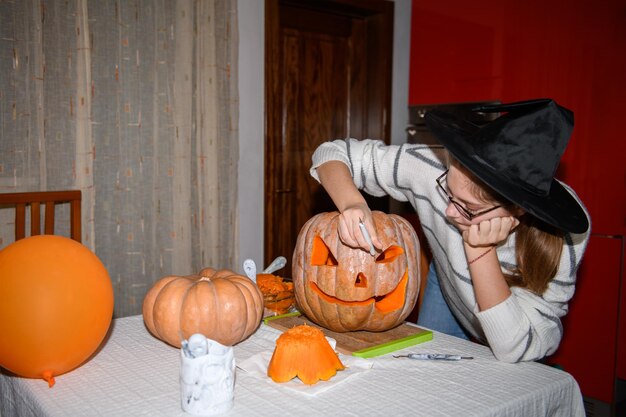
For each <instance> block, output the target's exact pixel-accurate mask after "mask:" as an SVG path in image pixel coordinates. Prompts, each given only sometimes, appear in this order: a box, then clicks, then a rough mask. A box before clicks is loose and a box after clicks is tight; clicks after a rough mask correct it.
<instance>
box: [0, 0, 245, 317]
mask: <svg viewBox="0 0 626 417" xmlns="http://www.w3.org/2000/svg"><path fill="white" fill-rule="evenodd" d="M236 8H237V7H236V0H118V1H112V0H74V1H65V0H49V1H44V0H20V1H3V2H0V192H17V191H35V190H60V189H80V190H82V192H83V205H82V207H83V219H82V223H83V243H84V244H85V245H86V246H88V247H89V248H90V249H92V250H93V251H94V252H95V253H96V255H98V257H99V258H100V260H101V261H102V262H103V263H104V265H105V266H106V267H107V269H108V271H109V275H110V277H111V281H112V283H113V286H114V289H115V297H116V298H115V315H116V316H117V317H123V316H127V315H131V314H139V313H141V304H142V301H143V297H144V296H145V293H146V292H147V290H148V289H149V288H150V286H151V285H152V284H153V283H154V282H155V281H156V280H157V279H159V278H160V277H162V276H165V275H170V274H175V275H185V274H190V273H193V272H197V271H198V270H199V269H201V268H202V267H206V266H212V267H215V268H230V269H236V270H239V269H241V268H240V267H239V266H238V265H234V264H233V263H234V262H235V259H237V254H236V253H235V251H236V248H237V242H236V233H235V231H236V217H235V213H236V204H237V202H236V195H237V192H236V191H237V190H236V184H237V155H238V146H237V142H238V135H237V123H238V120H237V108H238V102H237V100H238V97H237V74H236V69H237V61H236V59H237V16H236ZM57 216H58V217H59V218H63V216H62V213H60V214H57ZM60 227H61V230H62V232H63V228H65V229H66V230H67V229H68V228H69V227H68V226H67V225H64V224H61V226H60ZM67 235H69V233H67ZM12 241H13V213H12V212H9V210H8V209H0V247H4V246H6V245H7V244H10V243H11V242H12ZM34 257H36V255H34Z"/></svg>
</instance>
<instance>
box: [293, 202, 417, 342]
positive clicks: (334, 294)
mask: <svg viewBox="0 0 626 417" xmlns="http://www.w3.org/2000/svg"><path fill="white" fill-rule="evenodd" d="M373 216H374V223H375V224H376V231H377V233H378V237H379V239H380V241H381V243H382V244H383V248H384V250H383V252H382V253H380V254H378V255H377V256H376V257H373V256H372V255H370V254H369V253H368V252H366V251H364V250H362V249H354V248H351V247H349V246H346V245H344V244H343V243H342V242H341V240H340V238H339V234H338V224H339V220H338V219H339V213H338V212H332V213H321V214H318V215H316V216H315V217H313V218H311V219H310V220H309V221H308V222H307V223H306V224H305V225H304V226H303V227H302V229H301V230H300V234H299V235H298V240H297V243H296V248H295V250H294V254H293V282H294V289H295V296H296V301H297V304H298V308H299V309H300V311H302V312H303V313H304V314H305V315H306V316H307V317H308V318H309V319H311V320H312V321H314V322H315V323H317V324H319V325H320V326H323V327H326V328H328V329H331V330H333V331H336V332H346V331H356V330H367V331H384V330H388V329H391V328H393V327H395V326H397V325H399V324H401V323H402V322H403V321H404V319H405V318H406V317H407V316H408V315H409V314H410V313H411V311H412V310H413V307H414V306H415V303H416V301H417V295H418V293H419V287H420V260H421V257H420V245H419V240H418V238H417V235H416V233H415V230H414V229H413V227H412V226H411V224H410V223H408V222H407V221H406V220H404V219H403V218H402V217H400V216H396V215H393V214H390V215H388V214H385V213H382V212H377V211H375V212H373Z"/></svg>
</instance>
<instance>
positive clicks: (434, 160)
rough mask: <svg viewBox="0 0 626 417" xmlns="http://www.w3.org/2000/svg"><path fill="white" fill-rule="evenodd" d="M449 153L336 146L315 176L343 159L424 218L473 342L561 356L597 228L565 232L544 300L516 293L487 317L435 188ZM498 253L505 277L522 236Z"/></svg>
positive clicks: (319, 154) (359, 178)
mask: <svg viewBox="0 0 626 417" xmlns="http://www.w3.org/2000/svg"><path fill="white" fill-rule="evenodd" d="M445 153H446V151H445V149H444V148H443V147H441V146H426V145H411V144H404V145H401V146H387V145H385V144H384V143H383V142H382V141H374V140H362V141H357V140H354V139H348V140H336V141H333V142H326V143H324V144H322V145H321V146H320V147H319V148H318V149H317V150H316V151H315V153H314V155H313V165H312V167H311V175H312V176H313V177H314V178H315V179H317V180H318V181H319V178H318V176H317V172H316V168H317V167H319V166H320V165H321V164H323V163H324V162H327V161H330V160H337V161H341V162H343V163H345V164H346V165H347V166H348V167H349V169H350V172H351V174H352V178H353V181H354V183H355V185H356V186H357V188H359V189H360V190H363V191H364V192H366V193H368V194H371V195H374V196H383V195H389V196H391V197H392V198H394V199H395V200H398V201H408V202H409V203H410V204H411V205H412V206H413V208H414V209H415V211H416V212H417V215H418V217H419V219H420V223H421V225H422V227H423V230H424V233H425V235H426V239H427V240H428V243H429V245H430V248H431V250H432V253H433V262H434V263H435V268H436V270H437V276H438V277H439V282H440V286H441V291H442V293H443V296H444V298H445V299H446V301H447V303H448V306H449V307H450V309H451V311H452V312H453V314H454V315H455V316H456V317H457V319H458V320H459V322H460V323H461V324H462V325H463V327H464V328H465V329H466V330H467V331H468V332H469V333H470V334H471V335H472V336H474V337H475V338H476V339H478V340H480V341H482V342H483V343H487V344H488V345H489V346H490V348H491V349H492V351H493V353H494V355H495V356H496V358H498V359H499V360H502V361H505V362H519V361H530V360H538V359H541V358H543V357H544V356H546V355H550V354H552V353H554V351H555V350H556V349H557V347H558V346H559V343H560V341H561V338H562V336H563V328H562V325H561V320H560V318H561V317H563V316H564V315H565V314H566V313H567V309H568V302H569V300H570V299H571V298H572V296H573V295H574V289H575V283H576V271H577V269H578V267H579V265H580V261H581V258H582V255H583V253H584V251H585V248H586V245H587V242H588V240H589V233H590V232H589V230H588V231H587V232H586V233H584V234H570V233H567V234H565V243H564V247H563V251H562V255H561V261H560V264H559V268H558V271H557V274H556V276H555V277H554V278H553V279H552V281H551V282H550V283H549V286H548V289H547V290H546V291H545V292H544V293H543V294H542V295H541V296H539V295H536V294H534V293H532V292H530V291H528V290H526V289H523V288H519V287H512V288H511V293H512V294H511V296H510V297H508V298H507V299H506V300H505V301H503V302H501V303H500V304H498V305H496V306H494V307H491V308H489V309H487V310H483V311H479V309H478V306H477V303H476V298H475V296H474V291H473V287H472V280H471V278H470V274H469V271H468V268H467V259H466V257H465V252H464V250H463V240H462V237H461V234H460V233H459V231H458V229H457V228H456V227H455V226H454V225H453V224H451V223H450V222H448V221H447V220H446V216H445V210H446V207H447V205H448V200H447V199H446V198H445V197H444V196H442V195H441V194H440V193H439V192H438V191H437V187H436V185H435V179H436V178H437V177H438V176H439V175H441V174H442V172H443V171H444V170H445V169H446V165H445V161H446V158H445ZM568 190H569V191H570V193H572V195H574V196H576V195H575V193H574V192H573V191H572V190H571V189H569V188H568ZM497 255H498V259H499V260H500V264H501V265H502V267H503V271H504V270H506V269H511V268H512V267H514V266H515V265H516V260H515V237H514V233H513V234H511V235H510V236H509V237H508V238H507V240H506V241H505V242H504V243H503V244H501V245H499V246H498V248H497ZM424 279H425V277H424Z"/></svg>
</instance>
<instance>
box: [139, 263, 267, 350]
mask: <svg viewBox="0 0 626 417" xmlns="http://www.w3.org/2000/svg"><path fill="white" fill-rule="evenodd" d="M262 317H263V296H262V295H261V291H259V289H258V287H257V286H256V284H255V283H254V282H252V281H251V280H250V279H249V278H247V277H244V276H242V275H238V274H236V273H235V272H232V271H229V270H221V271H215V270H214V269H212V268H205V269H203V270H202V271H200V273H199V274H198V275H188V276H167V277H163V278H161V279H160V280H158V281H157V282H155V283H154V285H153V286H152V288H151V289H150V291H148V293H147V294H146V297H145V298H144V301H143V319H144V322H145V323H146V327H147V328H148V330H149V331H150V333H152V334H153V335H154V336H155V337H157V338H158V339H161V340H163V341H164V342H167V343H169V344H170V345H172V346H175V347H180V344H181V341H182V340H183V339H188V338H189V337H190V336H191V335H192V334H194V333H201V334H203V335H204V336H205V337H207V338H209V339H212V340H215V341H217V342H219V343H221V344H223V345H226V346H232V345H234V344H237V343H239V342H240V341H242V340H244V339H245V338H247V337H248V336H250V335H251V334H252V333H253V332H254V331H255V330H256V329H257V327H258V326H259V325H260V323H261V319H262Z"/></svg>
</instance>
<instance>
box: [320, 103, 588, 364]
mask: <svg viewBox="0 0 626 417" xmlns="http://www.w3.org/2000/svg"><path fill="white" fill-rule="evenodd" d="M476 111H481V112H504V113H505V114H504V115H502V116H500V117H498V118H497V119H495V120H494V121H492V122H490V123H488V124H486V125H484V126H476V125H473V124H471V123H469V122H466V121H463V120H459V119H457V118H456V117H455V116H454V115H452V114H447V113H443V112H437V111H431V112H429V113H427V114H426V116H425V118H426V124H427V126H428V127H429V129H430V130H431V131H432V132H433V134H434V135H435V137H436V138H437V139H438V140H439V142H440V143H441V145H442V146H439V147H437V146H425V145H409V144H407V145H402V146H387V145H385V144H384V143H383V142H381V141H373V140H363V141H356V140H345V141H344V140H339V141H334V142H327V143H324V144H322V145H321V146H320V147H319V148H318V149H317V150H316V152H315V154H314V155H313V166H312V168H311V174H312V175H313V177H315V178H316V179H318V180H319V181H320V182H321V184H322V185H323V186H324V188H325V189H326V190H327V192H328V193H329V195H330V197H331V198H332V199H333V201H334V202H335V205H336V206H337V208H338V209H339V211H340V212H341V216H340V223H339V235H340V237H341V239H342V240H343V242H344V243H345V244H347V245H350V246H353V247H361V248H363V249H364V250H368V251H369V249H370V248H369V245H368V244H367V242H366V241H365V239H364V237H363V235H362V234H361V232H360V229H359V222H361V221H363V222H364V223H365V226H366V228H367V230H368V232H369V233H370V235H371V237H372V242H373V245H374V247H375V249H376V250H379V251H380V250H383V249H385V248H382V247H381V244H380V241H379V240H378V237H377V233H376V226H375V224H373V222H372V216H371V212H370V210H369V208H368V207H367V204H366V203H365V200H364V199H363V197H362V195H361V193H360V192H359V189H362V190H364V191H365V192H367V193H370V194H372V195H375V196H380V195H384V194H388V195H390V196H391V197H393V198H395V199H396V200H400V201H408V202H410V203H411V205H412V206H413V207H414V208H415V210H416V212H417V214H418V217H419V219H420V223H421V225H422V227H423V229H424V233H425V235H426V238H427V240H428V243H429V245H430V248H431V250H432V253H433V265H434V267H435V269H436V271H437V277H438V279H439V282H438V284H439V286H440V288H441V294H442V295H443V297H444V299H445V301H446V303H447V306H448V307H449V310H450V311H451V312H452V314H453V315H454V318H455V319H456V320H458V322H459V323H460V325H461V326H462V328H463V329H464V331H466V332H467V333H469V335H471V336H472V337H473V338H475V339H477V340H479V341H481V342H483V343H487V344H488V345H489V346H490V347H491V349H492V351H493V353H494V355H495V356H496V358H498V359H500V360H502V361H506V362H518V361H523V360H538V359H541V358H543V357H544V356H546V355H550V354H551V353H553V352H554V351H555V350H556V348H557V347H558V345H559V342H560V340H561V337H562V331H563V329H562V326H561V321H560V318H561V317H562V316H564V315H565V314H566V313H567V303H568V301H569V300H570V298H571V297H572V295H573V294H574V285H575V281H576V270H577V269H578V266H579V265H580V261H581V258H582V255H583V253H584V251H585V247H586V244H587V241H588V239H589V232H590V225H589V218H588V215H587V213H586V211H585V209H584V207H583V205H582V203H581V202H580V200H579V199H578V197H577V196H576V195H575V193H574V192H573V191H572V190H571V189H570V188H569V187H567V186H566V185H565V184H563V183H561V182H559V181H558V180H556V179H554V173H555V171H556V169H557V167H558V164H559V160H560V158H561V155H562V154H563V152H564V151H565V148H566V146H567V143H568V141H569V138H570V135H571V131H572V128H573V115H572V113H571V112H570V111H569V110H567V109H565V108H563V107H561V106H559V105H558V104H557V103H556V102H554V101H553V100H551V99H539V100H532V101H525V102H518V103H512V104H508V105H498V106H488V107H482V108H479V109H476ZM428 287H431V283H430V282H429V283H428ZM434 287H435V289H436V286H434ZM430 289H432V288H430ZM431 293H432V291H429V290H428V289H427V291H426V292H425V297H426V298H425V300H424V304H423V306H424V308H423V309H422V311H420V317H422V316H425V318H428V316H429V315H431V316H432V314H433V313H432V311H429V310H432V308H430V307H428V306H432V305H433V303H432V302H431V300H429V298H430V297H431V296H432V294H431ZM435 293H436V291H435ZM435 304H436V303H435ZM420 323H422V321H420ZM434 330H438V329H436V328H435V329H434Z"/></svg>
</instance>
